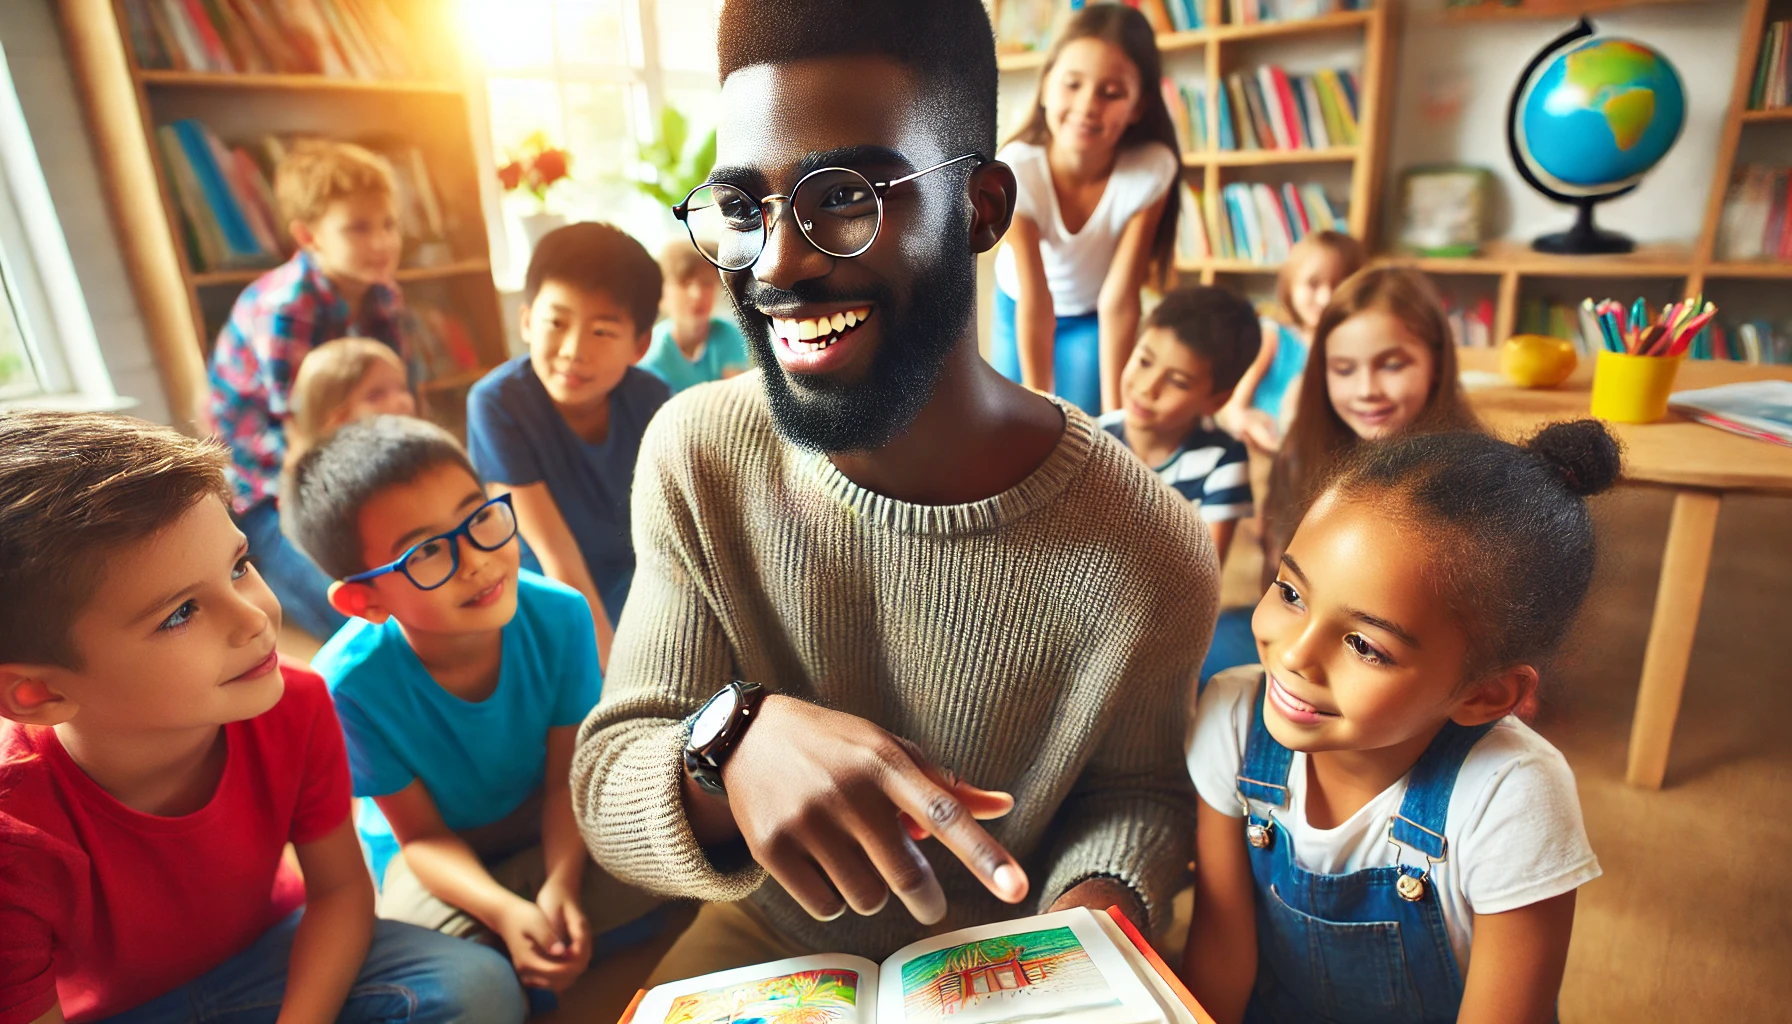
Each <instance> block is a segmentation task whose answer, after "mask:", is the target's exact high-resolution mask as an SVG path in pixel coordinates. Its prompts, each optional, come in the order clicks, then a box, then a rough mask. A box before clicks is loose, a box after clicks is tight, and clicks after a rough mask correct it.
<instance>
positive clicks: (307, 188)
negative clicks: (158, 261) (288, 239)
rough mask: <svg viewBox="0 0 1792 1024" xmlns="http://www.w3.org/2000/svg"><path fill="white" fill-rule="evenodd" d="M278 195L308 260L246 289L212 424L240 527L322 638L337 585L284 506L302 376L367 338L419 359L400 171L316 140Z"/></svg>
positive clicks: (231, 329) (234, 319)
mask: <svg viewBox="0 0 1792 1024" xmlns="http://www.w3.org/2000/svg"><path fill="white" fill-rule="evenodd" d="M274 197H275V200H276V201H277V203H278V205H279V208H280V215H281V216H282V217H283V218H285V219H286V220H287V221H288V222H289V230H290V231H291V232H292V237H293V240H294V241H295V242H297V243H298V245H299V251H298V253H297V254H296V255H294V256H293V258H292V259H290V260H288V261H287V262H286V263H285V264H284V265H282V266H280V267H278V268H276V269H274V270H270V271H268V272H267V273H265V274H263V275H262V276H261V277H260V278H258V279H257V280H256V281H255V283H254V284H251V285H250V286H249V287H248V288H246V289H244V290H243V293H242V294H241V295H240V296H238V297H237V300H236V305H235V306H234V307H233V308H232V309H231V312H230V320H229V322H227V323H226V324H225V325H224V329H223V330H222V331H220V332H219V333H218V341H217V345H216V346H215V347H214V348H213V349H212V359H211V406H210V414H209V415H210V419H211V424H212V429H213V431H214V432H215V433H216V434H217V436H218V437H219V438H220V439H221V440H223V441H224V443H225V444H227V445H229V446H230V460H231V461H230V465H229V467H228V468H227V472H228V473H229V475H230V482H231V486H232V487H233V488H234V489H235V492H236V496H235V499H234V502H233V507H234V508H235V511H236V517H237V525H238V526H240V527H241V528H242V530H243V532H244V533H246V534H248V536H249V546H250V548H251V550H253V551H254V552H255V556H254V560H255V567H256V568H257V569H259V570H260V571H261V574H262V577H263V578H264V579H266V580H267V582H268V586H270V587H272V588H273V591H274V594H275V595H276V596H277V597H279V598H280V604H281V606H282V607H284V608H285V609H286V617H287V618H288V619H289V620H290V621H291V622H293V624H295V625H297V626H298V627H299V628H301V629H303V630H305V631H306V632H307V633H310V634H312V635H313V636H316V637H318V638H319V639H322V638H325V637H328V636H329V635H330V634H331V633H334V632H335V631H336V629H337V627H339V626H341V625H342V623H343V621H344V620H343V618H342V616H341V615H339V614H337V613H336V611H334V610H333V609H331V608H330V605H329V602H328V601H326V600H325V599H324V590H325V588H327V587H328V586H329V583H330V581H329V579H328V578H327V577H325V576H324V575H323V573H321V572H319V571H318V569H317V566H315V565H313V564H311V561H310V560H309V559H307V558H305V556H304V555H303V554H301V553H300V552H299V551H298V550H297V549H295V548H293V547H292V545H290V544H288V543H287V542H286V538H284V537H282V536H281V535H280V513H279V511H278V509H277V508H276V506H275V501H276V498H277V496H278V495H277V492H278V490H279V476H280V470H281V467H282V466H283V465H284V463H285V454H286V419H287V416H288V415H289V413H290V411H291V406H290V401H289V399H290V397H291V389H292V380H293V374H294V373H295V372H297V370H298V368H299V364H300V361H301V360H303V359H304V358H305V354H306V353H307V352H309V351H311V349H312V347H313V346H316V345H321V344H323V343H324V342H326V341H328V340H330V339H331V338H340V337H342V336H344V335H349V334H353V335H359V336H362V337H367V338H373V339H376V340H378V341H380V342H383V343H385V344H386V345H389V346H391V347H392V349H393V350H394V351H396V352H398V353H400V354H401V355H403V354H404V353H405V352H406V351H407V346H406V341H405V329H404V327H403V324H404V322H405V317H406V314H405V311H404V303H403V300H402V299H401V298H400V295H399V291H398V285H397V284H396V283H394V281H393V274H394V273H396V272H397V270H398V253H399V243H400V239H399V234H398V207H397V204H396V202H395V201H394V199H393V185H392V172H391V171H390V170H389V169H388V168H387V167H386V164H385V163H384V161H382V160H381V159H380V158H379V157H377V156H374V155H373V154H372V153H369V152H368V151H367V150H365V149H362V148H361V147H359V146H351V145H346V144H343V143H336V142H314V143H306V144H304V145H301V146H299V147H297V148H296V149H294V150H293V152H292V153H291V155H289V156H288V157H287V158H286V159H284V160H282V161H281V162H280V166H279V168H278V169H277V170H276V171H275V174H274Z"/></svg>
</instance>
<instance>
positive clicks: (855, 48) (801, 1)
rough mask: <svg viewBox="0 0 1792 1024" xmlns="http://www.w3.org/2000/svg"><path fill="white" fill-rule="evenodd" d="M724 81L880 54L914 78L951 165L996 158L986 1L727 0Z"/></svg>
mask: <svg viewBox="0 0 1792 1024" xmlns="http://www.w3.org/2000/svg"><path fill="white" fill-rule="evenodd" d="M716 39H717V43H716V65H717V71H718V72H719V75H720V78H721V80H722V81H724V82H726V81H727V80H728V76H729V75H732V74H733V73H734V72H736V71H738V70H740V69H741V68H747V67H752V66H754V65H757V64H787V63H790V62H792V61H798V60H805V59H808V58H811V57H831V56H837V55H851V56H862V55H872V54H877V55H882V56H886V57H890V58H892V59H894V60H895V61H897V62H898V63H900V64H902V65H903V66H905V67H907V68H909V69H910V70H911V71H912V72H914V74H915V76H916V79H917V81H918V83H919V85H920V90H921V95H922V97H923V99H924V101H925V103H926V108H927V109H928V110H929V111H930V112H931V116H932V120H933V122H934V124H935V125H937V127H938V131H939V132H940V134H941V141H942V143H943V147H944V149H945V151H946V156H947V157H948V158H950V157H955V156H963V155H964V154H966V153H981V154H982V155H984V156H986V157H994V156H995V146H996V46H995V34H994V31H993V30H992V29H991V28H990V24H989V12H988V11H986V10H984V8H983V4H982V2H981V0H726V2H725V3H724V4H723V5H722V14H721V17H720V19H719V24H718V26H717V31H716Z"/></svg>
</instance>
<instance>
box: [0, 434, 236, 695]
mask: <svg viewBox="0 0 1792 1024" xmlns="http://www.w3.org/2000/svg"><path fill="white" fill-rule="evenodd" d="M228 459H229V456H228V454H227V453H226V452H225V450H224V449H223V447H221V446H220V445H218V444H217V443H216V442H214V441H198V440H194V439H193V438H190V437H187V436H186V435H184V434H181V433H178V432H176V431H174V430H171V429H169V428H167V427H160V426H156V425H154V424H151V423H146V422H144V421H142V420H137V419H131V418H129V417H125V416H107V415H101V414H98V413H58V412H12V413H0V662H17V663H37V664H48V665H59V666H62V667H63V668H68V669H75V670H78V669H80V667H81V665H82V659H81V652H80V651H78V650H76V649H75V645H74V640H73V638H72V637H71V636H70V635H69V631H70V629H71V627H72V626H73V625H74V622H75V620H76V619H77V618H79V617H80V615H81V613H82V612H83V611H84V610H85V609H86V607H87V603H88V602H89V601H90V600H91V599H92V598H93V593H94V590H95V588H97V587H98V586H99V583H100V580H101V577H102V576H103V574H104V568H105V564H106V561H107V556H108V555H110V554H112V553H114V552H116V551H117V550H118V549H120V548H123V547H126V546H129V545H131V544H133V543H140V542H142V541H144V540H147V539H149V538H150V537H153V536H155V535H156V534H157V533H159V532H161V531H162V530H164V529H166V528H167V527H168V526H170V525H171V524H173V523H174V521H175V520H177V519H179V518H180V517H181V516H182V515H184V514H185V513H186V512H187V511H188V510H189V509H191V508H192V507H193V505H194V503H195V502H198V501H199V500H200V499H202V498H204V497H206V496H207V495H213V496H216V497H217V498H218V499H219V500H220V501H223V502H226V503H228V502H229V501H230V485H229V484H228V483H226V482H225V479H224V466H225V463H226V462H227V461H228Z"/></svg>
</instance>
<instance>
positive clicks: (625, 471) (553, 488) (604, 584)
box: [467, 223, 671, 665]
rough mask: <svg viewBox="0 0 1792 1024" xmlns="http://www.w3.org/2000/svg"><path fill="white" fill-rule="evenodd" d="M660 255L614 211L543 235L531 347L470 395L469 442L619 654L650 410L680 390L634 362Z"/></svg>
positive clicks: (528, 315) (643, 339)
mask: <svg viewBox="0 0 1792 1024" xmlns="http://www.w3.org/2000/svg"><path fill="white" fill-rule="evenodd" d="M659 299H660V268H659V265H658V264H656V263H654V262H653V257H652V256H649V255H648V254H647V250H646V249H644V248H642V247H641V243H639V242H637V241H635V240H634V239H633V238H630V237H629V236H628V235H626V234H623V233H622V232H621V231H618V230H617V229H615V228H613V227H611V226H609V225H608V224H592V223H586V224H571V225H568V226H566V227H563V228H559V229H557V230H555V231H551V232H549V233H548V234H547V235H545V236H543V238H542V239H541V241H540V243H538V244H537V245H536V247H535V253H534V255H533V256H531V257H530V259H529V271H528V274H527V275H526V277H525V279H524V283H523V305H522V313H521V328H522V336H523V341H524V342H525V343H526V344H527V345H528V346H529V351H528V353H527V354H526V355H521V356H518V357H516V358H515V359H512V360H510V361H509V362H507V363H505V364H503V365H502V366H499V367H498V368H496V369H494V370H492V372H490V373H488V374H486V375H485V378H484V379H483V380H481V381H480V382H479V383H477V384H475V385H473V388H472V390H471V391H470V392H468V394H467V449H468V451H469V453H470V454H471V455H472V459H473V465H474V467H476V468H477V469H478V471H479V474H480V475H481V476H483V477H484V478H485V479H486V480H487V481H488V482H490V484H491V486H492V488H493V493H497V492H498V491H507V492H508V493H509V494H510V497H511V501H512V503H513V504H514V505H515V508H516V518H517V523H518V526H519V528H520V530H521V532H522V535H523V539H524V540H525V541H527V542H528V545H529V549H530V551H531V552H533V554H534V555H535V557H536V558H538V559H540V564H541V571H542V573H543V574H544V575H547V576H549V577H551V578H553V579H556V580H559V581H560V582H561V583H564V584H566V585H567V586H569V587H572V588H573V589H574V590H576V591H578V592H579V593H581V594H583V595H584V596H585V600H586V602H587V603H588V604H589V605H590V607H591V613H592V616H593V618H594V619H596V622H597V656H598V663H599V664H600V665H605V664H608V663H609V657H610V642H611V640H612V639H613V638H614V636H615V626H616V621H617V619H618V618H619V617H620V616H621V615H622V603H623V601H624V600H625V599H626V598H627V597H628V588H629V584H630V583H631V582H632V581H633V580H634V576H635V549H634V544H633V541H632V538H631V536H630V532H629V491H630V489H631V488H632V487H633V485H634V480H635V458H636V456H638V455H639V454H640V452H641V435H642V433H643V432H644V431H645V430H646V429H647V421H648V420H649V419H651V418H652V417H653V414H654V413H655V412H657V411H659V407H660V406H661V405H663V404H665V401H666V399H667V398H669V397H671V393H670V392H669V391H668V390H667V389H666V385H665V384H664V383H663V382H661V381H660V380H659V379H657V378H656V377H654V376H653V375H652V374H650V373H648V372H646V371H645V370H641V369H638V368H636V367H635V366H634V363H635V361H636V360H638V359H640V358H641V355H642V353H644V352H645V351H646V350H647V345H648V338H649V335H650V331H651V328H652V325H653V317H654V311H655V309H656V308H658V305H659Z"/></svg>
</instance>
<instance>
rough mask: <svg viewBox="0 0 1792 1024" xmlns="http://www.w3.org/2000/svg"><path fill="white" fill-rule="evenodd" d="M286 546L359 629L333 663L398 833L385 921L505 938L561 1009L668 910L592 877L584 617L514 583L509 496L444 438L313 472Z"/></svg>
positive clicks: (356, 456) (360, 427) (588, 629)
mask: <svg viewBox="0 0 1792 1024" xmlns="http://www.w3.org/2000/svg"><path fill="white" fill-rule="evenodd" d="M282 505H283V513H284V516H285V527H286V529H287V531H288V532H289V533H290V534H291V535H292V536H293V538H294V539H295V540H296V541H297V542H298V543H299V545H300V546H301V547H303V548H304V549H305V550H306V552H307V553H308V554H310V555H311V557H312V558H313V559H314V560H315V561H316V562H317V564H318V565H319V566H321V567H322V568H323V569H324V571H326V572H328V573H330V574H331V575H332V576H334V577H335V578H336V582H335V583H333V584H331V586H330V592H329V593H330V602H331V604H333V605H334V606H335V607H336V609H337V610H338V611H340V612H342V613H343V614H344V615H347V616H350V617H351V619H350V622H349V624H348V625H346V626H344V627H343V628H342V629H341V630H340V631H339V632H337V634H336V635H335V636H334V637H332V638H331V640H330V642H329V643H327V644H325V645H324V648H323V649H322V650H321V651H319V652H318V655H317V657H316V659H314V662H313V664H314V666H315V667H316V669H317V670H318V671H319V672H320V673H321V674H322V675H323V676H324V679H325V681H326V682H327V683H328V684H329V688H330V694H331V696H332V697H333V698H334V700H335V704H336V712H337V716H338V717H339V718H340V719H341V721H342V730H343V734H344V736H345V737H346V739H347V747H348V761H349V770H350V774H351V775H352V777H353V782H354V792H355V795H356V796H367V797H372V798H373V801H374V803H375V804H377V805H378V808H379V811H380V812H381V813H382V814H383V818H384V820H383V821H380V820H378V819H379V816H378V815H374V816H372V818H373V819H374V820H369V817H370V816H369V814H368V811H369V810H370V809H364V810H363V815H362V822H361V829H362V832H363V837H364V838H366V839H368V840H369V841H370V842H369V845H370V846H372V845H374V844H375V842H377V839H378V838H379V835H380V833H382V832H383V831H384V828H385V826H386V823H389V826H390V830H391V835H392V836H393V837H394V838H395V839H396V840H397V843H398V846H399V852H398V854H397V855H395V856H392V857H391V859H390V862H389V863H387V864H386V865H385V868H384V871H383V872H382V874H383V879H384V885H383V889H382V891H381V894H380V899H379V908H378V909H379V914H380V916H381V917H385V918H389V919H394V920H400V921H408V922H410V923H412V924H419V925H423V926H425V927H429V928H434V929H437V930H439V931H444V932H447V933H449V934H453V935H461V936H474V935H480V934H490V935H493V936H495V937H496V938H497V939H499V940H500V941H501V942H502V943H503V946H504V948H505V949H506V950H507V951H508V953H509V955H510V958H511V962H512V964H513V965H514V966H515V968H516V971H517V975H518V977H519V978H520V980H521V981H522V983H523V985H524V986H525V987H527V988H530V989H533V990H551V991H555V992H558V991H561V990H563V989H565V987H566V986H567V985H569V984H571V983H572V981H573V980H574V979H576V978H577V977H578V976H579V975H580V974H581V973H582V972H583V971H584V970H585V967H586V966H587V964H588V963H589V961H590V958H591V953H592V942H593V937H594V936H596V935H598V934H601V933H602V932H604V931H605V930H607V929H609V928H612V927H614V926H616V925H619V924H622V923H624V922H627V921H630V920H633V919H634V918H637V917H639V916H641V915H642V914H644V913H646V912H647V911H649V910H650V909H651V908H652V906H653V900H651V899H650V898H649V897H647V896H645V895H644V894H642V893H639V892H635V891H634V890H631V889H627V888H626V887H624V886H622V885H621V884H620V883H617V882H615V881H613V880H611V879H610V878H609V877H608V876H607V875H604V874H603V872H601V871H600V870H599V869H598V868H597V867H596V866H594V865H592V864H591V863H590V862H589V857H588V855H587V854H586V851H585V846H584V843H583V841H582V840H581V839H580V838H579V833H578V829H577V826H576V825H575V824H574V820H573V808H572V794H571V790H570V788H569V783H568V778H569V775H570V772H571V766H572V751H573V746H574V735H575V733H576V732H577V730H578V726H579V723H580V722H581V721H583V720H584V718H585V715H586V713H587V712H589V711H590V710H591V708H592V707H593V706H594V705H595V704H596V703H597V698H598V692H599V690H600V688H601V686H602V677H601V675H600V674H599V672H598V668H597V642H596V636H595V632H594V630H593V625H592V619H591V613H590V610H589V608H588V607H587V605H586V603H585V601H584V599H582V598H581V597H580V596H579V594H578V593H577V592H576V591H574V590H572V589H571V588H569V587H566V586H564V585H562V584H559V583H555V582H553V581H552V580H547V579H543V578H542V577H540V576H537V575H536V574H534V573H530V572H522V571H519V568H518V562H519V557H520V556H519V551H518V545H517V544H516V543H515V539H516V534H517V518H516V516H515V515H514V513H513V511H512V508H511V499H510V497H509V496H508V495H499V496H498V497H495V498H488V497H487V495H486V492H485V489H484V488H483V487H482V486H481V485H480V482H479V478H478V476H477V475H475V473H474V472H473V467H472V465H471V464H470V463H469V462H468V460H467V456H466V453H465V452H463V451H462V450H461V448H460V446H459V445H458V444H456V443H455V441H454V439H453V438H452V437H450V436H449V435H448V434H447V433H446V432H445V431H443V430H442V429H441V428H439V427H436V426H433V425H431V424H429V423H426V422H424V421H422V420H417V419H411V418H408V417H398V416H380V417H376V418H374V419H369V420H362V421H359V422H357V423H353V424H350V425H349V426H347V427H344V428H343V429H342V430H340V431H338V432H337V433H336V434H335V435H333V436H332V437H331V438H330V439H329V440H327V441H325V442H324V443H323V444H322V445H320V446H318V447H317V448H314V449H312V450H311V451H309V452H307V453H305V454H304V455H303V456H301V457H300V459H299V460H298V462H297V463H296V464H295V465H294V467H293V470H292V475H291V477H290V493H288V494H286V495H284V497H283V501H282Z"/></svg>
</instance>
